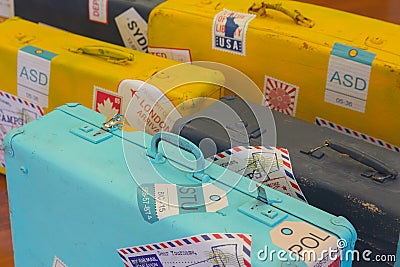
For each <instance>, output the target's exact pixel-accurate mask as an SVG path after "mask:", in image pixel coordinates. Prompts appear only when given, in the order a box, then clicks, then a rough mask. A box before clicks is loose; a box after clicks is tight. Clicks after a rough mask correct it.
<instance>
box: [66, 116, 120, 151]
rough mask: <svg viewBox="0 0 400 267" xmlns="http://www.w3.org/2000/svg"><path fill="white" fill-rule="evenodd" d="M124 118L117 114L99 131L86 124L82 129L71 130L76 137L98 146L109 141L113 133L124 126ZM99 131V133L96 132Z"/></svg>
mask: <svg viewBox="0 0 400 267" xmlns="http://www.w3.org/2000/svg"><path fill="white" fill-rule="evenodd" d="M123 120H124V116H122V115H121V114H116V115H115V116H113V117H112V118H110V119H109V120H108V121H106V122H105V123H103V125H102V128H101V129H98V128H96V127H94V126H93V125H90V124H85V125H82V126H80V127H77V128H74V129H72V130H70V132H71V133H73V134H74V135H76V136H79V137H81V138H83V139H85V140H87V141H89V142H92V143H94V144H98V143H100V142H103V141H104V140H107V139H108V138H110V137H111V136H112V134H111V132H113V131H115V130H116V129H118V128H119V127H122V126H123ZM96 130H97V131H96Z"/></svg>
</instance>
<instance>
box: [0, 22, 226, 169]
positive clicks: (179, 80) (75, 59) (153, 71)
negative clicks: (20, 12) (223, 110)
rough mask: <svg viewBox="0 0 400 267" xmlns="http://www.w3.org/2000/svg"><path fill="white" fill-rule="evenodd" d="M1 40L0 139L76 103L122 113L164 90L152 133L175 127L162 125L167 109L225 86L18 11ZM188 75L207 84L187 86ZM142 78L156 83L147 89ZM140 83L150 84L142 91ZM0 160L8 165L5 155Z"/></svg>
mask: <svg viewBox="0 0 400 267" xmlns="http://www.w3.org/2000/svg"><path fill="white" fill-rule="evenodd" d="M0 40H1V42H0V58H1V60H0V72H1V73H2V79H1V81H0V90H1V92H0V101H1V102H0V103H1V106H0V107H1V116H2V121H1V131H0V136H1V139H2V138H3V137H4V134H5V133H6V132H7V130H9V129H10V128H15V127H17V126H20V125H21V124H23V123H24V122H26V121H29V120H31V119H34V118H36V117H38V116H41V115H42V114H43V113H46V112H48V111H50V110H52V109H53V108H55V107H57V106H59V105H62V104H65V103H67V102H72V101H79V102H80V103H82V104H83V105H85V106H88V107H93V109H95V110H96V111H98V112H101V113H103V114H105V115H107V116H113V115H115V114H116V113H122V114H123V113H124V112H125V108H126V107H127V106H128V103H129V102H130V99H131V98H134V95H135V92H136V95H135V97H136V98H137V97H138V95H139V94H141V96H143V94H147V95H146V99H147V100H149V98H150V97H153V99H157V98H158V97H159V96H160V95H163V93H165V94H166V97H167V98H164V100H165V101H164V102H163V104H162V105H163V108H164V110H162V109H163V108H161V109H160V108H159V109H158V110H157V108H154V110H156V113H157V114H156V115H160V116H159V117H154V116H153V115H154V114H153V115H152V116H151V117H150V118H149V119H150V120H151V121H153V122H154V123H155V124H157V123H158V125H160V127H158V126H157V127H155V130H151V131H150V133H154V132H155V131H157V130H159V129H160V128H162V129H164V128H165V127H172V125H173V124H172V122H170V123H164V120H165V119H166V118H165V114H167V113H168V112H169V110H167V109H165V108H166V107H167V108H168V107H169V109H171V108H173V107H174V106H176V105H178V104H181V103H182V102H184V101H186V100H187V99H192V98H195V97H200V96H207V97H210V98H211V97H214V98H219V97H220V96H221V95H220V90H221V88H220V86H217V85H214V84H221V83H223V81H224V77H223V75H222V74H221V73H220V72H218V71H214V70H209V69H206V68H203V67H199V66H194V65H193V64H180V63H179V62H176V61H172V60H168V59H163V58H159V57H156V56H152V55H148V54H146V53H142V52H139V51H134V50H131V49H128V48H123V47H119V46H116V45H112V44H109V43H105V42H102V41H98V40H95V39H90V38H86V37H83V36H79V35H75V34H72V33H68V32H66V31H61V30H57V29H52V28H49V27H45V26H40V25H38V24H36V23H32V22H29V21H26V20H23V19H20V18H17V17H14V18H10V19H8V20H7V21H5V22H3V23H1V24H0ZM172 66H174V67H173V68H172ZM191 79H192V80H193V79H194V80H196V81H206V83H196V84H194V83H192V84H185V83H186V82H187V80H189V81H190V80H191ZM143 81H147V82H148V83H149V84H151V85H154V86H153V87H152V88H147V87H146V88H144V87H142V86H141V85H142V84H143ZM207 82H208V83H207ZM182 84H184V85H182ZM140 88H144V89H146V90H141V92H140V93H137V91H138V90H139V89H140ZM150 89H151V90H150ZM142 98H144V96H143V97H142ZM142 100H143V99H142ZM140 103H141V106H143V109H145V110H144V111H143V112H142V115H143V116H144V117H146V116H147V115H146V114H147V113H151V112H153V111H154V110H153V109H152V110H150V108H149V107H150V106H151V105H149V104H151V103H150V102H143V101H141V102H140ZM198 106H199V105H197V107H198ZM188 110H190V106H186V107H185V112H186V111H188ZM164 111H166V112H167V113H165V114H164V113H163V112H164ZM183 111H184V110H181V109H179V112H183ZM145 113H146V114H145ZM161 113H162V114H161ZM138 116H139V115H138ZM143 116H140V117H141V118H143ZM179 116H180V115H179V114H177V117H179ZM160 117H161V119H160ZM166 124H167V125H166ZM146 130H147V129H146ZM1 154H2V153H1ZM1 163H2V166H1V168H3V167H4V161H2V162H1ZM2 171H3V172H4V168H3V169H2Z"/></svg>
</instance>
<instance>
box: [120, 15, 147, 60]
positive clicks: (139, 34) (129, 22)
mask: <svg viewBox="0 0 400 267" xmlns="http://www.w3.org/2000/svg"><path fill="white" fill-rule="evenodd" d="M115 23H116V24H117V27H118V30H119V34H120V35H121V38H122V41H123V42H124V45H125V46H126V47H128V48H131V49H134V50H139V51H143V52H147V50H148V41H147V22H146V21H145V20H144V19H143V18H142V17H141V16H140V14H139V13H138V12H137V11H136V10H135V9H134V8H133V7H131V8H130V9H128V10H127V11H125V12H124V13H122V14H120V15H119V16H117V17H115Z"/></svg>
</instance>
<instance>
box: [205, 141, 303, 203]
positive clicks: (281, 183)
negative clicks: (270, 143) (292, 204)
mask: <svg viewBox="0 0 400 267" xmlns="http://www.w3.org/2000/svg"><path fill="white" fill-rule="evenodd" d="M207 160H209V161H213V162H214V163H216V164H218V165H220V166H222V167H224V168H228V169H230V170H232V171H234V172H236V173H239V174H241V175H243V176H245V177H247V178H249V179H251V180H253V181H254V182H256V183H262V184H265V185H267V186H268V187H271V188H273V189H275V190H278V191H280V192H282V193H284V194H287V195H290V196H292V197H294V198H296V199H299V200H301V201H304V202H307V200H306V198H305V196H304V194H303V192H302V191H301V189H300V186H299V185H298V183H297V181H296V178H295V176H294V174H293V170H292V165H291V161H290V157H289V151H288V150H286V149H283V148H276V147H263V146H246V147H244V146H240V147H234V148H232V149H229V150H227V151H225V152H222V153H218V154H217V155H215V156H212V157H210V158H208V159H207ZM256 183H251V186H252V188H251V189H250V190H251V191H254V190H255V189H256V186H255V185H256Z"/></svg>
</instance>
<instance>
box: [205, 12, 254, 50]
mask: <svg viewBox="0 0 400 267" xmlns="http://www.w3.org/2000/svg"><path fill="white" fill-rule="evenodd" d="M255 17H256V15H254V14H246V13H239V12H233V11H230V10H227V9H224V10H223V11H221V12H219V13H218V14H216V15H215V17H214V22H213V28H212V48H213V49H216V50H221V51H225V52H230V53H234V54H238V55H242V56H245V55H246V32H247V27H248V24H249V22H250V21H251V20H252V19H254V18H255Z"/></svg>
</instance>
